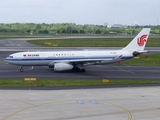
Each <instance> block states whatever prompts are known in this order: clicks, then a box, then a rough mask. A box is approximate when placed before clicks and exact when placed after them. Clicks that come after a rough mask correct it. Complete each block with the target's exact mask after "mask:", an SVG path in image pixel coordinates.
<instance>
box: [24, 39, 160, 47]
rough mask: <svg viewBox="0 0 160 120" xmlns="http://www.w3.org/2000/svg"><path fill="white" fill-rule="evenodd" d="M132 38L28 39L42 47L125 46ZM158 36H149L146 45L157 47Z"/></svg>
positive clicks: (158, 44)
mask: <svg viewBox="0 0 160 120" xmlns="http://www.w3.org/2000/svg"><path fill="white" fill-rule="evenodd" d="M131 40H132V38H76V39H69V38H68V39H53V40H29V41H27V42H29V43H31V44H35V45H38V46H42V47H125V46H126V45H127V44H128V43H129V42H130V41H131ZM159 41H160V38H149V40H148V42H147V44H146V47H159V46H160V42H159Z"/></svg>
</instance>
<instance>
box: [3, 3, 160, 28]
mask: <svg viewBox="0 0 160 120" xmlns="http://www.w3.org/2000/svg"><path fill="white" fill-rule="evenodd" d="M157 19H159V20H157ZM157 21H158V23H159V24H160V0H0V23H15V22H20V23H30V22H33V23H76V24H97V25H103V24H104V23H105V22H106V23H108V24H110V25H112V24H115V23H119V24H126V25H134V24H135V23H137V24H140V25H157Z"/></svg>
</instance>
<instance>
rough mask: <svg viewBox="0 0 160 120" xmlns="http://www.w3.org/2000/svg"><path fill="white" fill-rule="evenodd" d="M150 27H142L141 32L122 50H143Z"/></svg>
mask: <svg viewBox="0 0 160 120" xmlns="http://www.w3.org/2000/svg"><path fill="white" fill-rule="evenodd" d="M150 30H151V29H150V28H143V29H142V30H141V32H140V33H139V34H138V35H137V36H136V37H135V38H134V39H133V40H132V41H131V42H130V43H129V44H128V45H127V46H126V47H125V48H123V50H136V51H143V50H144V48H145V45H146V43H147V40H148V36H149V33H150Z"/></svg>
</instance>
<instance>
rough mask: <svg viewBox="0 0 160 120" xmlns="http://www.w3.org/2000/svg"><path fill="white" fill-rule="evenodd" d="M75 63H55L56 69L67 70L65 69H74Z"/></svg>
mask: <svg viewBox="0 0 160 120" xmlns="http://www.w3.org/2000/svg"><path fill="white" fill-rule="evenodd" d="M72 69H73V65H71V64H68V63H56V64H54V70H55V71H65V70H72Z"/></svg>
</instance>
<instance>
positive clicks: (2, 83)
mask: <svg viewBox="0 0 160 120" xmlns="http://www.w3.org/2000/svg"><path fill="white" fill-rule="evenodd" d="M138 84H139V85H141V84H160V80H109V82H108V83H104V82H103V81H102V80H79V79H77V80H62V79H38V80H37V81H24V80H23V79H10V80H0V87H20V86H21V87H22V86H23V87H27V86H29V87H44V86H109V85H138Z"/></svg>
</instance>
